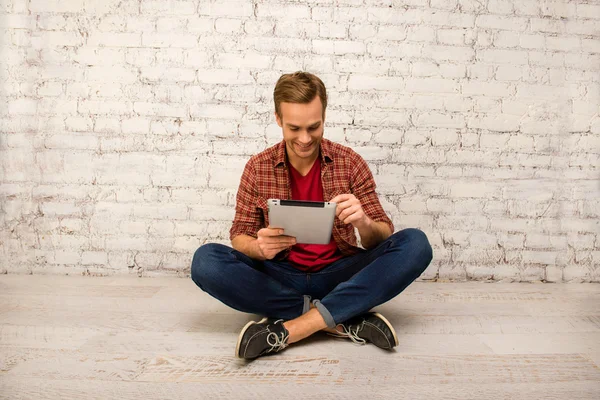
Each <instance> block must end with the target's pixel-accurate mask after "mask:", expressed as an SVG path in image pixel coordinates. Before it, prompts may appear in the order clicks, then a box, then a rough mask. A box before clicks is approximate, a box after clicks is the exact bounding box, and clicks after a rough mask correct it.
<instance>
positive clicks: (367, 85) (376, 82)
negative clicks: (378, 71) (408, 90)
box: [348, 75, 404, 90]
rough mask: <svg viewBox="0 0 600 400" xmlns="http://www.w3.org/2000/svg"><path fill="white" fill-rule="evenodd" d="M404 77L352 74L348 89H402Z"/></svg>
mask: <svg viewBox="0 0 600 400" xmlns="http://www.w3.org/2000/svg"><path fill="white" fill-rule="evenodd" d="M402 89H404V79H403V78H401V77H375V76H369V75H352V76H350V79H349V81H348V90H402Z"/></svg>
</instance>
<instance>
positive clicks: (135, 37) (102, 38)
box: [86, 32, 142, 47]
mask: <svg viewBox="0 0 600 400" xmlns="http://www.w3.org/2000/svg"><path fill="white" fill-rule="evenodd" d="M86 44H87V45H88V46H93V47H105V46H106V47H139V46H141V45H142V36H141V35H140V34H139V33H120V32H92V33H91V34H90V35H89V37H88V38H87V42H86Z"/></svg>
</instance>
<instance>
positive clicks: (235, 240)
mask: <svg viewBox="0 0 600 400" xmlns="http://www.w3.org/2000/svg"><path fill="white" fill-rule="evenodd" d="M256 188H257V182H256V173H255V171H254V166H253V163H252V159H250V161H248V163H247V164H246V167H245V168H244V172H243V174H242V179H241V180H240V186H239V189H238V191H237V194H236V204H235V218H234V220H233V224H232V226H231V229H230V230H229V239H230V240H231V246H232V247H233V248H234V249H235V250H237V251H239V252H241V253H244V254H245V255H247V256H248V257H250V258H253V259H256V260H270V259H272V258H274V257H275V256H276V255H277V254H278V253H279V252H280V251H282V250H284V249H286V248H288V247H290V246H292V245H294V244H296V240H295V238H292V237H289V236H283V230H281V229H271V228H263V226H264V224H265V222H264V217H263V214H262V210H261V209H259V208H258V206H257V204H258V192H257V190H256ZM261 228H262V229H261Z"/></svg>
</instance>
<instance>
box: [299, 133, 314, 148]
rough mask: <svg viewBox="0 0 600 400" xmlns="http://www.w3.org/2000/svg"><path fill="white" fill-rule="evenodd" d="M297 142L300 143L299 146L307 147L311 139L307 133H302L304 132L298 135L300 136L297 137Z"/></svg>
mask: <svg viewBox="0 0 600 400" xmlns="http://www.w3.org/2000/svg"><path fill="white" fill-rule="evenodd" d="M298 141H299V142H300V144H301V145H302V146H305V145H307V144H309V143H310V141H311V137H310V135H309V134H308V132H306V131H304V132H302V133H301V134H300V136H299V137H298Z"/></svg>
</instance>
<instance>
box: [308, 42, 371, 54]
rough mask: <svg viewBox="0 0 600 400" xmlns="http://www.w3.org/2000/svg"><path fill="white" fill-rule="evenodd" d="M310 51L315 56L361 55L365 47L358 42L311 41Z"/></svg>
mask: <svg viewBox="0 0 600 400" xmlns="http://www.w3.org/2000/svg"><path fill="white" fill-rule="evenodd" d="M312 49H313V51H314V52H315V53H316V54H338V55H343V54H363V53H365V50H366V46H365V44H364V43H362V42H358V41H349V40H335V41H334V40H313V42H312Z"/></svg>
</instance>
